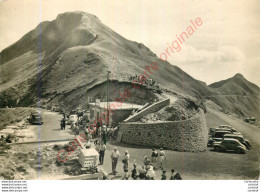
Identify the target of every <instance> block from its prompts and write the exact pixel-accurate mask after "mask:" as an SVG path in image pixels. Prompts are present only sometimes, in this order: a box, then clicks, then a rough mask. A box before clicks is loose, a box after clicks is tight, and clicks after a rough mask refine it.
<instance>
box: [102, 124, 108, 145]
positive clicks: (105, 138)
mask: <svg viewBox="0 0 260 192" xmlns="http://www.w3.org/2000/svg"><path fill="white" fill-rule="evenodd" d="M102 141H103V142H104V143H105V144H107V127H106V125H102Z"/></svg>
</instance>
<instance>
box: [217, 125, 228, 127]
mask: <svg viewBox="0 0 260 192" xmlns="http://www.w3.org/2000/svg"><path fill="white" fill-rule="evenodd" d="M219 127H231V126H230V125H220V126H219Z"/></svg>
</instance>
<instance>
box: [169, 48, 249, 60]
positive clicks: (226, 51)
mask: <svg viewBox="0 0 260 192" xmlns="http://www.w3.org/2000/svg"><path fill="white" fill-rule="evenodd" d="M245 60H246V56H245V54H244V53H243V52H242V51H241V50H240V49H238V48H237V47H234V46H228V45H224V46H221V45H220V46H218V47H217V48H216V49H215V50H206V49H195V48H194V47H192V46H189V45H187V46H185V47H183V48H182V50H181V52H180V53H179V54H178V53H177V54H175V55H174V58H173V61H174V62H175V63H183V64H190V63H192V64H194V63H195V64H196V63H201V62H203V63H204V64H207V65H212V64H214V65H216V64H217V65H218V64H222V65H223V64H225V65H226V64H231V63H237V64H238V63H239V64H243V63H244V62H245Z"/></svg>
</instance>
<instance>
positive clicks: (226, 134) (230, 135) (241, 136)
mask: <svg viewBox="0 0 260 192" xmlns="http://www.w3.org/2000/svg"><path fill="white" fill-rule="evenodd" d="M226 136H232V137H241V138H243V137H242V135H234V134H226V135H225V136H224V137H226Z"/></svg>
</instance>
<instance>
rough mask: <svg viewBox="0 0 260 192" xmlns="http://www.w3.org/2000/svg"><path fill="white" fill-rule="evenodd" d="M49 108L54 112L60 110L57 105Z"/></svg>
mask: <svg viewBox="0 0 260 192" xmlns="http://www.w3.org/2000/svg"><path fill="white" fill-rule="evenodd" d="M51 110H52V111H54V112H60V108H59V107H53V108H52V109H51Z"/></svg>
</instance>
